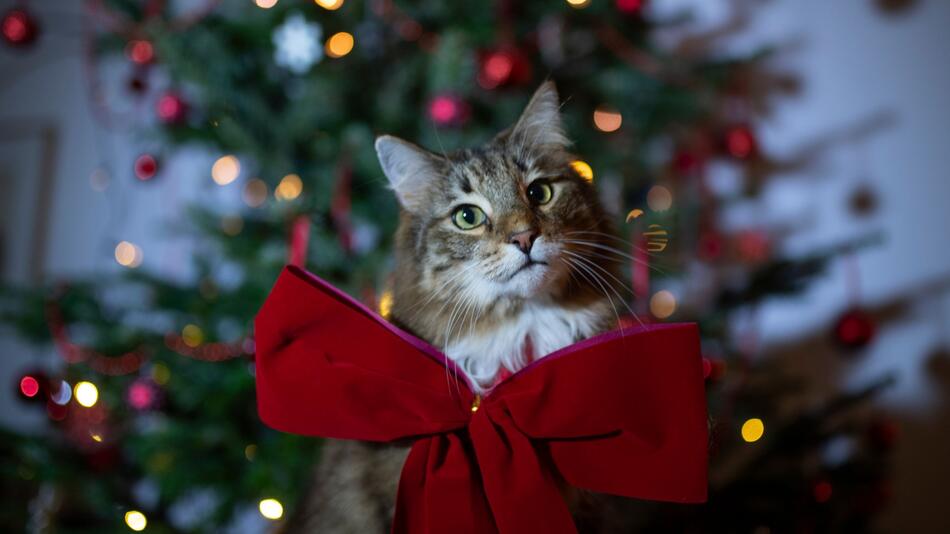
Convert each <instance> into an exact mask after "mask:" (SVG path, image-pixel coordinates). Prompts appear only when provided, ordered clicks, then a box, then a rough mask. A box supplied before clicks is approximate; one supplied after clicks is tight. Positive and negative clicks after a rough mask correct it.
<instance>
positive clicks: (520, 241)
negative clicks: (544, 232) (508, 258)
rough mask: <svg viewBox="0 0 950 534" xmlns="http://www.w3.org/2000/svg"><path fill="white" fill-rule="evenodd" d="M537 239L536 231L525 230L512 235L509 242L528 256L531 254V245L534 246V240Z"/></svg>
mask: <svg viewBox="0 0 950 534" xmlns="http://www.w3.org/2000/svg"><path fill="white" fill-rule="evenodd" d="M537 238H538V234H537V232H535V231H534V230H524V231H522V232H516V233H514V234H511V236H509V238H508V242H509V243H511V244H512V245H515V246H516V247H518V248H519V249H520V250H521V252H524V253H525V254H528V253H530V252H531V245H533V244H534V240H535V239H537Z"/></svg>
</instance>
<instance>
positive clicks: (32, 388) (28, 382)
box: [20, 375, 40, 398]
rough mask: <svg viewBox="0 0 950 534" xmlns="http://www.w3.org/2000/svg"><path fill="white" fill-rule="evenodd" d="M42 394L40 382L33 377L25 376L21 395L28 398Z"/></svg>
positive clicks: (21, 385) (21, 382) (21, 384)
mask: <svg viewBox="0 0 950 534" xmlns="http://www.w3.org/2000/svg"><path fill="white" fill-rule="evenodd" d="M39 392H40V381H39V380H37V379H36V378H34V377H32V376H29V375H27V376H24V377H23V378H21V379H20V393H22V394H24V395H25V396H27V397H30V398H32V397H35V396H36V395H37V394H38V393H39Z"/></svg>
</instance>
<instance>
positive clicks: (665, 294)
mask: <svg viewBox="0 0 950 534" xmlns="http://www.w3.org/2000/svg"><path fill="white" fill-rule="evenodd" d="M674 312H676V297H674V296H673V293H670V292H669V291H667V290H665V289H663V290H661V291H657V292H656V293H654V294H653V296H652V297H650V313H652V314H653V316H654V317H656V318H657V319H666V318H667V317H669V316H671V315H673V313H674Z"/></svg>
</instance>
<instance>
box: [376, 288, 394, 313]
mask: <svg viewBox="0 0 950 534" xmlns="http://www.w3.org/2000/svg"><path fill="white" fill-rule="evenodd" d="M392 311H393V292H392V291H383V294H382V295H380V296H379V314H380V315H382V316H383V317H384V318H386V319H389V314H390V313H392Z"/></svg>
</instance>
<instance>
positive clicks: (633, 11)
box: [614, 0, 646, 15]
mask: <svg viewBox="0 0 950 534" xmlns="http://www.w3.org/2000/svg"><path fill="white" fill-rule="evenodd" d="M644 4H646V0H616V1H615V2H614V5H616V6H617V11H619V12H621V13H624V14H626V15H639V14H640V13H641V12H643V7H644Z"/></svg>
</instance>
